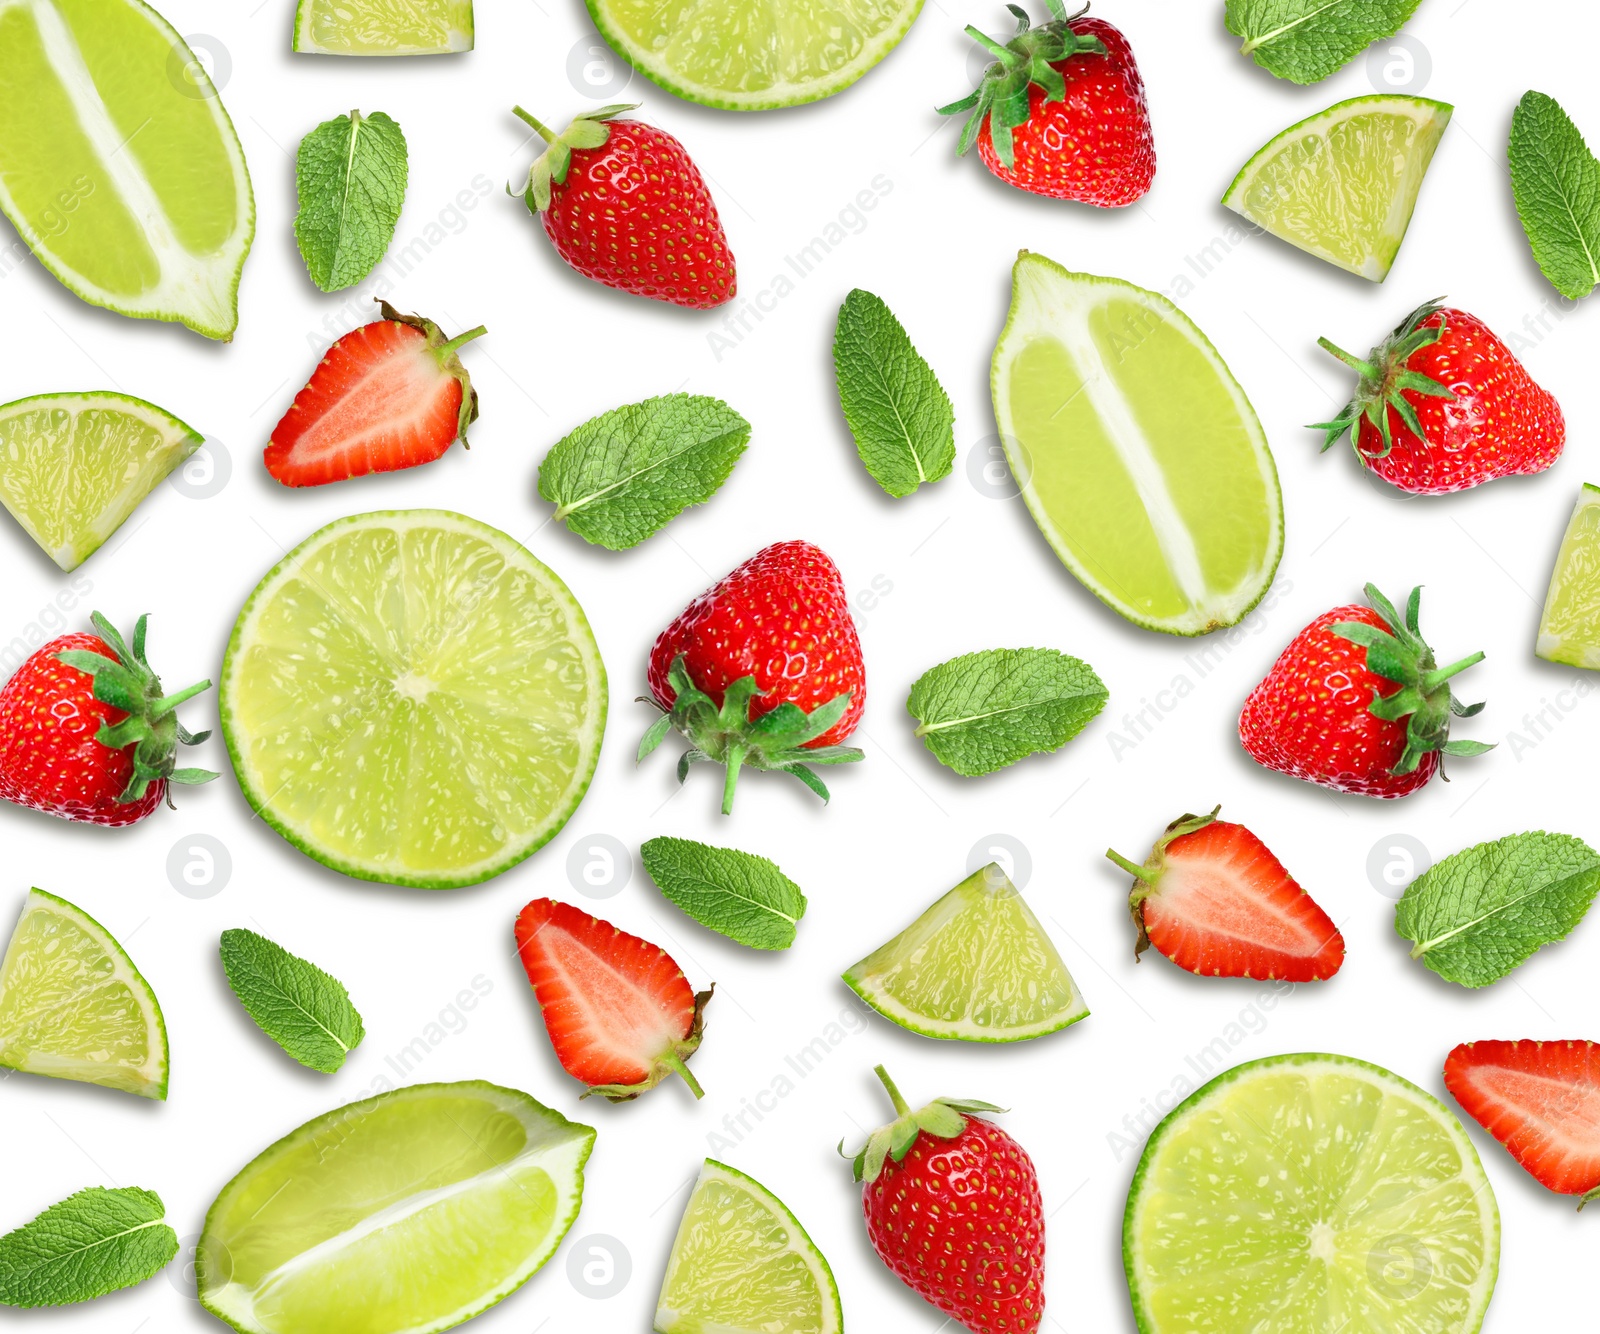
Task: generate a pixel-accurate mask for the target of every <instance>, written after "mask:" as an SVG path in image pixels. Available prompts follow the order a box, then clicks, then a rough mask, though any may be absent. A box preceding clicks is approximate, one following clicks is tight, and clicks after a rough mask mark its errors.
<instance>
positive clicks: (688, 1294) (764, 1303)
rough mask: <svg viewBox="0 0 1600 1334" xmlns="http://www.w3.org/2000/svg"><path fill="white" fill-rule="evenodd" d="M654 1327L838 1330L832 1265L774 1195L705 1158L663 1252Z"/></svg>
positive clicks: (766, 1333) (840, 1321) (831, 1333)
mask: <svg viewBox="0 0 1600 1334" xmlns="http://www.w3.org/2000/svg"><path fill="white" fill-rule="evenodd" d="M655 1329H656V1331H657V1334H841V1331H842V1330H843V1329H844V1312H843V1309H842V1308H841V1307H840V1305H839V1289H838V1288H837V1287H836V1286H835V1285H834V1281H833V1270H831V1269H829V1268H828V1262H827V1261H826V1260H825V1259H823V1257H822V1252H821V1251H819V1250H818V1249H817V1248H816V1246H815V1245H814V1244H813V1243H812V1241H811V1238H810V1237H808V1236H807V1235H806V1230H805V1229H804V1228H803V1227H801V1226H800V1222H799V1220H798V1219H797V1218H795V1216H794V1215H793V1214H792V1213H790V1212H789V1210H788V1208H787V1207H785V1205H784V1203H783V1201H782V1200H780V1199H779V1198H778V1197H777V1196H776V1195H774V1194H773V1193H772V1192H771V1191H770V1190H768V1189H767V1188H766V1187H765V1186H763V1185H762V1184H761V1183H760V1182H759V1181H755V1180H753V1179H751V1178H750V1177H747V1176H746V1175H745V1174H744V1173H743V1172H738V1171H735V1170H734V1169H733V1168H731V1167H727V1166H725V1165H724V1164H722V1163H719V1162H716V1161H715V1160H713V1159H711V1158H707V1159H706V1160H705V1163H704V1164H703V1165H702V1166H701V1168H700V1179H699V1180H698V1181H696V1182H695V1186H694V1191H693V1193H692V1194H691V1195H690V1196H689V1205H688V1208H686V1209H685V1210H684V1211H683V1221H682V1222H681V1223H679V1224H678V1235H677V1237H676V1238H675V1239H674V1240H673V1243H672V1254H671V1255H669V1256H668V1257H667V1272H666V1276H665V1277H664V1278H663V1279H662V1280H661V1296H660V1298H659V1299H658V1301H657V1302H656V1320H655Z"/></svg>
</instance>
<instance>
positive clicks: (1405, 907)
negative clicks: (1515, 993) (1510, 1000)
mask: <svg viewBox="0 0 1600 1334" xmlns="http://www.w3.org/2000/svg"><path fill="white" fill-rule="evenodd" d="M1597 888H1600V853H1597V852H1595V851H1594V849H1593V848H1590V847H1589V846H1588V845H1587V844H1585V843H1584V842H1583V841H1582V840H1581V839H1576V838H1571V837H1569V836H1568V835H1566V834H1545V833H1532V834H1513V835H1512V836H1511V837H1510V838H1502V839H1498V840H1496V841H1495V842H1493V843H1480V844H1478V845H1477V846H1476V847H1472V848H1467V849H1466V850H1465V851H1463V852H1458V853H1456V854H1455V855H1454V856H1453V857H1446V858H1445V859H1444V860H1443V861H1442V862H1440V863H1438V864H1437V865H1436V866H1433V867H1431V868H1430V869H1429V870H1427V871H1425V872H1424V873H1423V874H1422V875H1420V876H1418V877H1417V878H1416V879H1415V880H1413V881H1412V882H1411V884H1410V885H1409V886H1408V887H1407V888H1406V892H1405V894H1404V895H1403V896H1402V897H1401V899H1400V902H1399V903H1397V904H1396V905H1395V915H1394V927H1395V930H1396V931H1398V932H1399V933H1400V934H1401V935H1402V936H1404V937H1405V938H1406V939H1407V940H1409V941H1411V942H1413V946H1414V947H1413V949H1412V951H1411V957H1412V958H1413V959H1421V960H1422V962H1423V963H1425V964H1427V965H1428V967H1429V968H1431V969H1433V971H1434V972H1436V973H1438V974H1439V976H1440V977H1442V978H1444V979H1445V980H1446V981H1448V982H1459V983H1460V984H1461V985H1462V986H1464V987H1485V986H1488V985H1489V983H1491V982H1495V981H1498V980H1499V979H1500V978H1502V977H1504V976H1505V975H1506V974H1507V973H1509V972H1510V971H1511V970H1512V969H1513V968H1515V967H1516V966H1517V965H1518V964H1519V963H1521V962H1522V961H1523V960H1524V959H1526V958H1527V957H1528V956H1529V955H1531V954H1532V953H1533V952H1534V951H1535V950H1537V949H1539V947H1540V946H1542V945H1548V944H1550V943H1551V942H1552V941H1556V940H1562V939H1564V938H1565V937H1566V935H1567V933H1568V932H1570V931H1571V930H1572V928H1573V927H1575V926H1577V924H1578V923H1579V922H1581V921H1582V920H1583V915H1584V913H1586V912H1588V911H1589V904H1590V903H1591V902H1593V900H1594V896H1595V890H1596V889H1597Z"/></svg>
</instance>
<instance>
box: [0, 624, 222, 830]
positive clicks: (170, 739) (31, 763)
mask: <svg viewBox="0 0 1600 1334" xmlns="http://www.w3.org/2000/svg"><path fill="white" fill-rule="evenodd" d="M92 620H93V622H94V628H95V630H96V631H97V632H98V633H97V634H92V635H91V634H72V635H62V636H61V637H60V638H59V639H53V640H51V641H50V642H49V643H48V644H46V645H45V646H44V647H43V648H41V649H39V650H38V652H36V653H34V654H33V656H32V657H30V658H29V659H28V660H27V661H26V662H24V663H23V664H22V666H21V667H19V668H17V671H16V674H15V675H14V676H12V678H11V679H10V680H9V681H7V682H6V684H5V687H4V689H0V797H3V798H4V799H5V800H6V801H10V802H14V803H16V804H17V805H18V806H31V807H32V808H33V809H34V810H36V811H44V812H45V813H46V814H47V815H58V816H60V817H61V818H62V819H63V820H82V821H85V822H86V823H89V824H99V825H112V826H121V825H129V824H133V823H135V822H136V821H139V820H142V819H144V818H145V816H147V815H149V814H150V812H151V811H153V810H155V808H156V807H157V806H159V805H160V804H161V799H162V797H164V796H166V795H167V784H168V783H208V782H210V781H211V780H212V779H213V778H215V777H216V776H217V775H216V774H214V773H212V772H210V771H209V770H207V769H179V768H175V767H174V764H175V760H176V757H177V753H178V747H179V745H187V746H192V745H198V744H199V743H200V742H202V741H204V740H205V739H206V737H208V736H209V735H210V733H209V732H200V733H197V734H195V733H190V732H189V731H188V730H187V729H186V728H185V727H184V725H183V724H182V723H180V722H179V721H178V716H177V714H176V712H174V711H175V710H176V709H177V707H178V705H180V704H182V703H183V701H184V700H186V699H192V698H193V697H194V696H195V695H198V694H199V693H200V692H201V691H203V690H209V689H210V688H211V682H209V681H201V682H200V683H199V684H198V685H192V686H190V687H189V688H188V689H187V690H179V691H177V692H176V693H174V694H171V695H163V694H162V693H161V681H160V678H158V677H157V676H156V674H155V673H154V672H153V671H152V670H151V669H150V664H149V663H148V662H146V661H145V656H144V636H145V623H146V621H147V620H148V617H145V616H141V617H140V618H139V621H138V624H136V625H135V626H134V628H133V648H132V649H131V650H130V649H129V647H128V645H127V644H126V643H124V642H123V638H122V636H121V635H120V634H118V633H117V632H116V630H115V629H113V628H112V625H111V623H110V622H109V621H107V620H106V618H105V617H104V616H102V615H101V614H100V613H99V612H95V613H94V616H93V617H92ZM167 804H168V805H171V804H172V803H171V800H170V798H169V799H168V802H167Z"/></svg>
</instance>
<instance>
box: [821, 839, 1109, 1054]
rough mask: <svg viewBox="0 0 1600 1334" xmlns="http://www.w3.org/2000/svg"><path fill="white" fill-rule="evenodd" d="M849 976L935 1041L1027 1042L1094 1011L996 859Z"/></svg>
mask: <svg viewBox="0 0 1600 1334" xmlns="http://www.w3.org/2000/svg"><path fill="white" fill-rule="evenodd" d="M844 980H845V982H846V983H847V984H848V985H849V986H850V987H851V989H852V990H854V991H855V993H856V994H857V995H858V996H860V997H861V999H862V1000H864V1001H866V1003H867V1004H868V1005H870V1006H872V1008H873V1009H875V1010H877V1011H878V1013H879V1014H881V1015H883V1016H884V1017H885V1018H888V1019H892V1020H894V1022H895V1023H897V1024H899V1025H900V1026H901V1027H902V1028H909V1029H910V1030H911V1031H912V1032H913V1033H921V1034H922V1035H923V1036H924V1037H930V1038H957V1039H959V1040H961V1041H963V1042H1021V1041H1022V1040H1024V1039H1025V1038H1037V1037H1043V1036H1044V1035H1045V1034H1046V1033H1055V1032H1058V1031H1059V1030H1061V1029H1063V1028H1066V1027H1067V1026H1068V1025H1069V1024H1075V1023H1077V1022H1078V1020H1080V1019H1082V1018H1084V1017H1085V1016H1087V1015H1088V1013H1089V1006H1088V1005H1087V1004H1086V1003H1085V1001H1084V999H1083V993H1082V992H1080V991H1079V990H1078V987H1077V984H1076V983H1075V982H1074V981H1073V980H1072V974H1071V973H1069V972H1068V971H1067V966H1066V964H1064V963H1063V962H1062V961H1061V955H1060V954H1058V953H1057V952H1056V947H1055V945H1054V944H1053V943H1052V942H1051V940H1050V937H1049V936H1047V935H1046V934H1045V931H1044V928H1043V927H1042V926H1040V925H1039V919H1038V918H1037V917H1035V916H1034V915H1033V910H1032V909H1030V908H1029V907H1028V905H1027V902H1026V901H1025V900H1024V899H1023V897H1022V895H1021V894H1019V893H1017V890H1016V887H1015V886H1014V885H1013V884H1012V883H1011V881H1010V879H1009V878H1008V877H1007V876H1006V873H1005V872H1004V871H1003V870H1001V869H1000V867H999V866H997V865H995V864H994V863H992V862H991V863H990V864H989V865H988V866H986V867H984V868H983V869H982V870H981V871H978V872H976V873H975V874H973V875H970V876H968V877H967V878H966V879H965V880H963V881H962V882H961V883H960V884H959V885H957V886H956V887H955V888H954V889H952V890H951V891H950V892H949V893H948V894H946V895H945V896H944V897H943V898H941V899H940V900H939V901H938V902H937V903H935V904H934V905H933V906H932V907H931V908H929V909H928V910H927V911H926V912H925V913H923V914H922V916H921V917H919V918H917V920H916V921H914V922H913V923H912V924H911V925H910V926H908V927H907V928H906V929H905V930H904V931H902V932H901V933H900V934H899V935H898V936H896V937H895V938H894V939H893V940H890V941H888V942H886V943H885V944H883V945H880V946H879V947H878V948H877V949H875V950H874V951H873V952H872V953H871V954H869V955H867V957H866V958H865V959H863V960H861V962H860V963H857V964H854V965H852V966H851V967H850V968H849V969H847V970H846V971H845V974H844Z"/></svg>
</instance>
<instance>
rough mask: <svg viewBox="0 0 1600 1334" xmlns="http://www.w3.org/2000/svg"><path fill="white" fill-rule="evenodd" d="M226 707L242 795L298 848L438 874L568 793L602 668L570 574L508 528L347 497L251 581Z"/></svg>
mask: <svg viewBox="0 0 1600 1334" xmlns="http://www.w3.org/2000/svg"><path fill="white" fill-rule="evenodd" d="M221 715H222V734H223V737H224V738H225V739H226V741H227V743H228V753H229V755H230V756H231V757H232V759H233V767H234V771H235V773H237V774H238V777H239V785H240V786H241V787H242V788H243V789H244V793H245V796H246V797H248V798H249V800H250V804H251V805H252V806H254V807H255V809H256V811H257V812H258V813H259V814H260V815H262V816H263V817H264V818H265V819H266V821H267V822H268V823H269V824H270V825H272V827H273V828H274V829H276V830H277V831H278V832H279V833H280V834H282V835H283V836H284V837H285V838H286V839H288V840H289V841H290V842H291V843H293V844H294V845H295V846H296V847H297V848H299V849H300V850H301V851H302V852H304V853H306V854H308V855H309V856H312V857H315V858H316V859H317V860H318V861H320V862H323V863H325V864H326V865H328V866H331V867H333V868H334V869H335V870H339V871H343V872H344V873H345V874H346V875H352V876H356V877H357V878H359V879H362V880H381V881H386V882H388V883H390V884H398V885H420V886H422V887H423V888H425V889H452V888H454V887H456V886H458V885H470V884H475V883H476V882H478V881H480V880H487V879H488V878H489V877H490V876H494V875H498V874H499V873H500V872H501V871H504V870H505V869H506V868H507V867H509V866H512V865H514V864H515V863H517V862H519V861H521V860H522V859H523V858H524V857H526V856H528V855H529V853H531V852H533V851H535V850H536V849H538V848H540V847H543V846H544V844H545V843H547V842H548V841H549V840H550V839H552V838H554V837H555V835H556V833H557V832H558V831H559V830H560V828H561V826H562V825H564V824H565V823H566V822H567V819H568V817H569V816H571V814H572V812H573V811H574V810H576V809H577V806H578V802H579V801H581V800H582V799H583V794H584V792H585V791H586V790H587V789H588V786H589V780H590V778H591V777H593V775H594V767H595V763H596V761H597V760H598V759H599V757H600V738H601V735H602V734H603V733H604V731H605V720H606V675H605V668H604V667H603V666H602V665H601V662H600V650H599V648H598V646H597V645H596V644H595V642H594V635H593V634H592V633H591V631H590V629H589V623H588V621H586V620H585V619H584V616H583V610H582V608H580V607H579V606H578V604H577V601H576V600H575V599H574V598H573V596H572V594H571V593H570V592H568V591H567V586H566V585H565V584H563V583H562V582H561V580H560V579H558V578H557V577H556V576H555V575H554V574H553V573H552V572H551V571H550V570H548V569H546V568H545V567H544V566H543V565H541V564H540V563H539V562H538V561H536V560H535V559H534V558H533V557H532V556H530V555H529V554H528V553H527V552H526V551H525V550H524V549H523V548H522V547H520V546H519V545H518V544H517V543H515V542H513V541H512V540H511V539H510V538H509V537H507V536H506V535H505V534H504V533H502V532H500V531H498V530H497V529H494V528H490V527H489V526H488V525H487V524H482V523H479V522H478V521H477V520H475V519H469V518H466V517H465V516H464V515H460V514H451V513H449V512H447V511H445V510H405V511H397V512H391V513H382V514H357V515H354V516H353V517H351V518H348V519H341V520H339V521H338V522H337V523H332V524H329V525H328V526H327V527H326V528H324V529H322V530H321V531H320V532H317V533H314V534H313V535H312V536H311V537H309V538H307V539H306V540H305V541H304V542H302V543H301V544H300V545H299V546H298V547H296V548H295V549H294V550H293V551H291V552H290V553H289V554H288V555H287V556H286V557H284V559H283V560H282V561H281V562H279V564H278V565H277V566H276V567H274V568H273V569H272V570H271V571H270V572H269V573H268V575H267V577H266V578H265V579H263V580H262V581H261V582H260V583H259V584H258V585H257V586H256V590H255V592H254V593H252V594H251V595H250V600H249V601H248V602H246V603H245V606H244V610H243V611H241V612H240V613H239V620H238V623H237V624H236V625H235V626H234V627H233V637H232V638H231V639H230V640H229V641H228V652H227V655H226V657H225V658H224V659H223V663H222V683H221Z"/></svg>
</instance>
